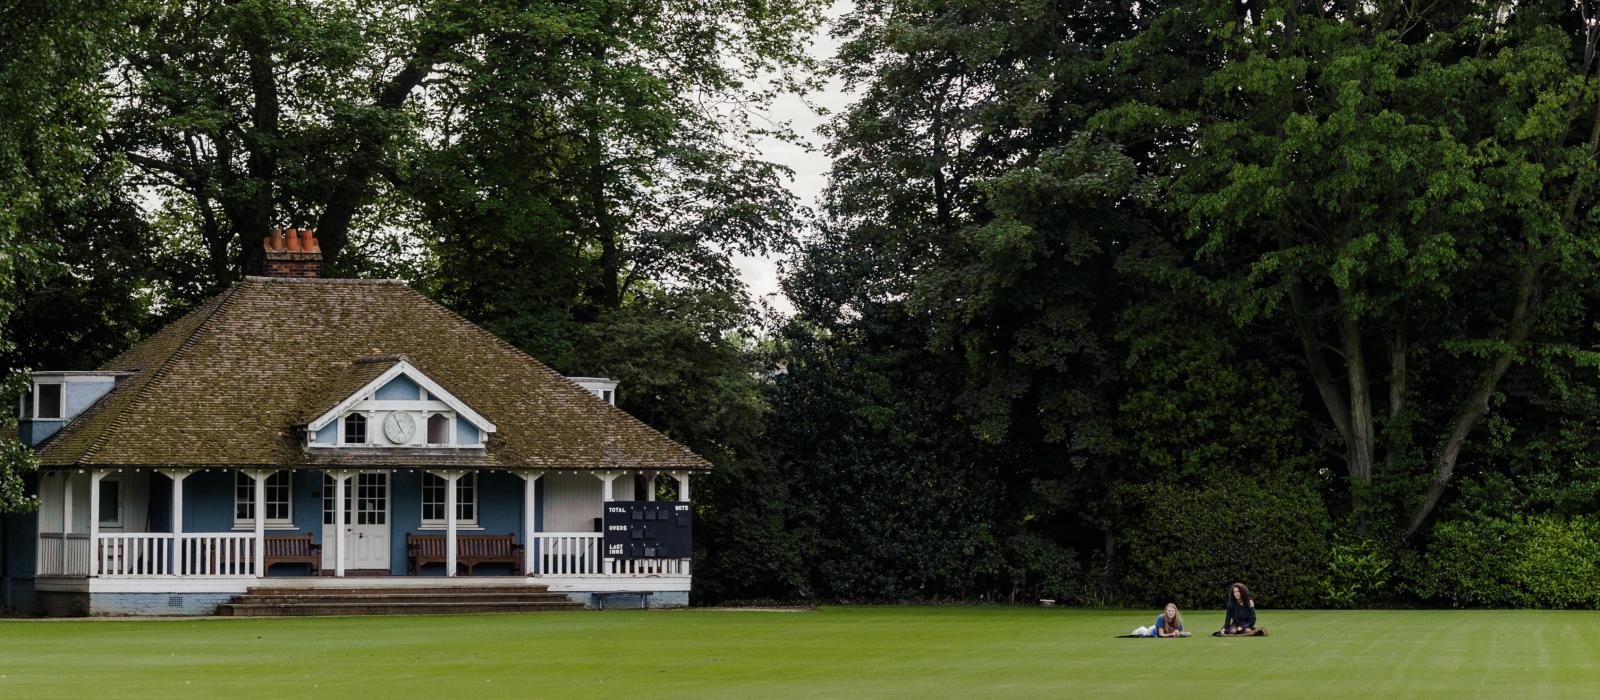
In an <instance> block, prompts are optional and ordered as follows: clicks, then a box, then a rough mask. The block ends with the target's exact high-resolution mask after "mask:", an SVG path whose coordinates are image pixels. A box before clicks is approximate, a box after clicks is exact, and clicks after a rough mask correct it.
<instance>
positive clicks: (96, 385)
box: [66, 382, 117, 420]
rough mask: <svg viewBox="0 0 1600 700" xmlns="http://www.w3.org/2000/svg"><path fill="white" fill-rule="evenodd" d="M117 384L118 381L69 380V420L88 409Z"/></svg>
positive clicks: (67, 390) (67, 389)
mask: <svg viewBox="0 0 1600 700" xmlns="http://www.w3.org/2000/svg"><path fill="white" fill-rule="evenodd" d="M116 385H117V384H116V382H67V386H66V392H67V420H71V419H72V417H73V416H76V415H78V414H79V413H83V412H84V411H86V410H88V409H89V407H90V406H93V405H94V404H95V402H96V401H99V400H100V397H102V396H105V395H106V394H109V393H111V389H112V388H114V387H116Z"/></svg>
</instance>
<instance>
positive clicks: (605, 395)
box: [600, 389, 617, 406]
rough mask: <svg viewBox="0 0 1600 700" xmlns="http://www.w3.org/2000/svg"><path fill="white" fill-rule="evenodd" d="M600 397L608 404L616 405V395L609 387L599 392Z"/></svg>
mask: <svg viewBox="0 0 1600 700" xmlns="http://www.w3.org/2000/svg"><path fill="white" fill-rule="evenodd" d="M600 398H602V399H605V400H606V403H608V404H611V405H613V406H615V405H617V399H616V395H615V394H613V393H612V392H611V390H610V389H607V390H605V391H602V392H600Z"/></svg>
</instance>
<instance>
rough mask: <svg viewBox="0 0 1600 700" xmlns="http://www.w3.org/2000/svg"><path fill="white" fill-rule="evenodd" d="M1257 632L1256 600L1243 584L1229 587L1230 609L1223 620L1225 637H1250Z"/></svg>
mask: <svg viewBox="0 0 1600 700" xmlns="http://www.w3.org/2000/svg"><path fill="white" fill-rule="evenodd" d="M1254 634H1259V633H1258V632H1257V631H1256V599H1255V598H1252V597H1251V596H1250V589H1249V588H1246V587H1245V585H1244V584H1243V583H1239V582H1234V584H1233V585H1231V586H1229V587H1228V609H1227V612H1226V613H1225V617H1224V618H1223V620H1222V635H1223V636H1230V635H1234V636H1250V635H1254Z"/></svg>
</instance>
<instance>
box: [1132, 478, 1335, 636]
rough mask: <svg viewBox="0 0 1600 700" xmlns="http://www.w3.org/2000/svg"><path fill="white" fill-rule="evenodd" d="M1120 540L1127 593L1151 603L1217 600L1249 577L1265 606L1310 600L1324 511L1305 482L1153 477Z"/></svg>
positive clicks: (1323, 547) (1324, 547) (1319, 562)
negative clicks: (1195, 485) (1195, 482)
mask: <svg viewBox="0 0 1600 700" xmlns="http://www.w3.org/2000/svg"><path fill="white" fill-rule="evenodd" d="M1138 501H1139V504H1140V506H1141V507H1140V509H1139V510H1140V512H1142V515H1141V517H1140V520H1139V524H1138V526H1137V527H1130V528H1128V529H1129V535H1128V538H1127V539H1126V540H1125V545H1126V556H1127V560H1128V577H1127V585H1128V593H1129V595H1130V596H1132V598H1133V600H1137V601H1139V602H1142V603H1145V604H1147V605H1151V606H1161V605H1164V604H1166V603H1170V602H1176V603H1177V604H1178V605H1179V606H1180V607H1197V606H1201V607H1203V606H1214V605H1217V603H1218V601H1225V600H1227V598H1226V595H1225V593H1226V590H1227V587H1228V584H1229V583H1231V582H1233V581H1236V580H1242V581H1246V582H1247V583H1248V584H1249V585H1250V586H1251V588H1252V590H1253V591H1257V592H1256V593H1255V596H1256V600H1257V602H1258V603H1259V604H1260V605H1261V606H1262V607H1277V608H1300V607H1314V606H1316V605H1317V604H1318V603H1320V602H1322V601H1321V595H1320V593H1321V591H1320V590H1319V587H1318V582H1319V581H1320V580H1321V579H1322V577H1323V575H1324V572H1325V570H1326V567H1327V562H1328V530H1329V524H1328V511H1327V509H1326V508H1324V507H1323V505H1322V499H1321V498H1320V497H1319V496H1318V495H1317V494H1316V493H1315V492H1314V491H1312V490H1311V489H1309V488H1307V487H1306V486H1305V485H1304V483H1296V482H1294V481H1290V480H1272V481H1264V482H1263V481H1256V480H1252V479H1244V478H1240V477H1227V478H1222V479H1219V480H1217V481H1215V482H1213V483H1209V484H1206V485H1205V486H1204V487H1202V488H1199V489H1195V490H1193V491H1191V490H1188V489H1183V488H1179V487H1175V486H1171V485H1153V486H1149V487H1145V488H1142V489H1140V493H1139V494H1138Z"/></svg>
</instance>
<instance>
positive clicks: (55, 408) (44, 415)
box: [34, 384, 66, 420]
mask: <svg viewBox="0 0 1600 700" xmlns="http://www.w3.org/2000/svg"><path fill="white" fill-rule="evenodd" d="M35 396H37V397H38V402H39V410H38V411H35V412H34V416H36V417H38V418H41V419H45V420H49V419H59V418H61V417H62V416H63V415H65V414H66V411H64V410H62V407H61V385H60V384H40V385H39V386H38V390H37V391H36V392H35Z"/></svg>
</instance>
